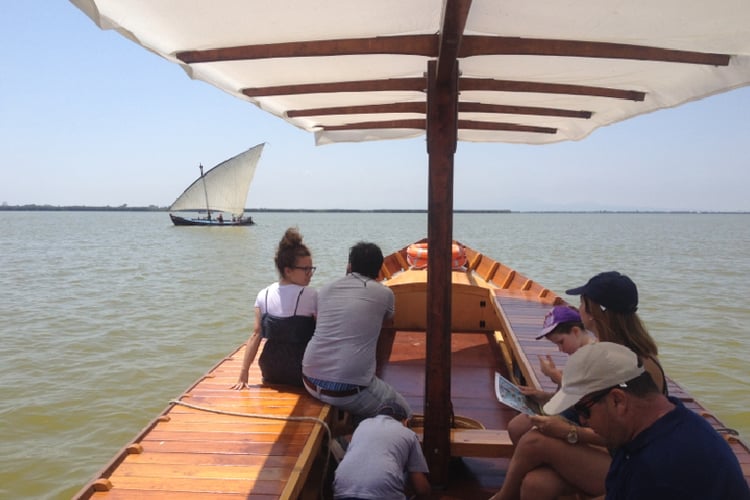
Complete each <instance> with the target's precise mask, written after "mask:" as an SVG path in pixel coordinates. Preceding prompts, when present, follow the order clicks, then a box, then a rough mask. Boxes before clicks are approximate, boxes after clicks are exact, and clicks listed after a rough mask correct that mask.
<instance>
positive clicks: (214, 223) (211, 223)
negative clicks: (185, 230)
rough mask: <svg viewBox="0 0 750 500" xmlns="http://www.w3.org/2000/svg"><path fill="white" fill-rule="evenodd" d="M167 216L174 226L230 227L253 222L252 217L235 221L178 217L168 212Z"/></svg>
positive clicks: (248, 224) (247, 224)
mask: <svg viewBox="0 0 750 500" xmlns="http://www.w3.org/2000/svg"><path fill="white" fill-rule="evenodd" d="M169 218H170V219H172V223H173V224H174V225H175V226H208V227H232V226H252V225H254V224H255V222H254V221H253V218H252V217H243V218H242V219H240V220H238V221H237V220H235V221H231V220H230V221H226V220H225V221H222V222H220V221H218V220H216V219H211V220H208V219H191V218H187V217H180V216H178V215H173V214H169Z"/></svg>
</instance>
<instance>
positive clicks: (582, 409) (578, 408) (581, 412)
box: [573, 387, 614, 419]
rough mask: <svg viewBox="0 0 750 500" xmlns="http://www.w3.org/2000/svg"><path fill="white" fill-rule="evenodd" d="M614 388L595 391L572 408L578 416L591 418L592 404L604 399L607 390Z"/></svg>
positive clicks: (607, 392)
mask: <svg viewBox="0 0 750 500" xmlns="http://www.w3.org/2000/svg"><path fill="white" fill-rule="evenodd" d="M612 389H614V387H610V388H609V389H604V390H603V391H599V392H598V393H595V394H594V395H593V396H591V397H590V398H589V399H587V400H586V401H580V402H578V403H577V404H575V405H574V406H573V410H575V412H576V413H577V414H578V416H580V417H583V418H586V419H588V418H591V407H592V406H594V405H595V404H596V403H598V402H599V401H601V400H602V399H604V396H606V395H607V394H609V391H611V390H612Z"/></svg>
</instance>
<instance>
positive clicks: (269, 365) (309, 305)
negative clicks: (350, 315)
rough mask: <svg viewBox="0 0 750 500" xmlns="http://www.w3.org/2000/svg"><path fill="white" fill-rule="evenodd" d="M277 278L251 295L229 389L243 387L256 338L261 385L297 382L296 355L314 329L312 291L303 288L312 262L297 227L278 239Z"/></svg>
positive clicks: (299, 359) (314, 295) (299, 368)
mask: <svg viewBox="0 0 750 500" xmlns="http://www.w3.org/2000/svg"><path fill="white" fill-rule="evenodd" d="M274 262H275V264H276V270H277V271H278V273H279V281H277V282H274V283H272V284H270V285H269V286H267V287H266V288H264V289H263V290H261V291H260V292H259V293H258V296H257V297H256V299H255V323H254V326H253V333H252V334H251V335H250V338H249V339H248V341H247V347H246V349H245V357H244V358H243V362H242V369H241V370H240V376H239V378H238V379H237V383H236V384H234V385H233V386H232V388H233V389H244V388H247V387H248V377H249V371H250V365H252V363H253V361H254V360H255V356H256V355H257V353H258V349H259V347H260V343H261V340H265V345H264V347H263V352H262V353H261V355H260V359H259V360H258V365H259V366H260V370H261V374H262V375H263V383H264V384H285V385H293V386H297V387H302V385H303V384H302V357H303V356H304V354H305V347H307V343H308V342H309V341H310V338H312V334H313V332H314V331H315V317H316V315H317V310H318V294H317V292H316V290H315V289H313V288H309V287H308V285H309V284H310V280H311V279H312V276H313V273H314V272H315V267H314V266H313V265H312V262H313V261H312V255H311V254H310V250H309V249H308V248H307V246H306V245H305V244H304V243H302V235H300V234H299V232H298V231H297V229H295V228H289V229H287V230H286V232H285V233H284V236H283V237H282V238H281V241H279V245H278V247H277V249H276V257H275V258H274Z"/></svg>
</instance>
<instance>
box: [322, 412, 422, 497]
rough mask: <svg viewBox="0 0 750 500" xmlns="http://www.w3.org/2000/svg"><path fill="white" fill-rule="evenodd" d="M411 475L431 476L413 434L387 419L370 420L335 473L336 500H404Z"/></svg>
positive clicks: (355, 436) (398, 423) (358, 432)
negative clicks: (416, 473) (357, 499)
mask: <svg viewBox="0 0 750 500" xmlns="http://www.w3.org/2000/svg"><path fill="white" fill-rule="evenodd" d="M409 472H424V473H427V472H428V468H427V461H426V460H425V458H424V454H423V453H422V448H421V446H420V444H419V438H418V437H417V435H416V434H414V431H412V430H411V429H408V428H406V427H404V425H403V424H402V423H401V422H399V421H397V420H394V419H393V418H391V417H389V416H386V415H377V416H375V417H372V418H367V419H365V420H363V421H362V423H360V424H359V426H358V427H357V430H355V431H354V435H353V436H352V441H351V443H349V447H348V448H347V450H346V454H345V455H344V459H343V460H342V461H341V463H340V464H339V466H338V468H337V469H336V477H335V479H334V482H333V494H334V498H342V497H356V498H373V499H375V498H377V499H378V500H381V499H382V500H391V499H392V500H404V499H405V498H406V495H405V494H404V489H405V487H406V477H407V474H408V473H409Z"/></svg>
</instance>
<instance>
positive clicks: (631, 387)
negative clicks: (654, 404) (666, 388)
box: [623, 371, 666, 398]
mask: <svg viewBox="0 0 750 500" xmlns="http://www.w3.org/2000/svg"><path fill="white" fill-rule="evenodd" d="M665 383H666V380H665ZM626 384H627V387H625V388H624V389H623V390H625V391H627V392H630V393H632V394H634V395H635V396H638V397H639V398H642V397H645V396H646V395H648V394H652V393H661V391H660V390H659V388H658V387H657V386H656V383H655V382H654V379H653V378H652V377H651V374H650V373H649V372H646V371H644V372H643V373H641V374H640V375H638V376H637V377H636V378H634V379H631V380H628V381H627V382H626Z"/></svg>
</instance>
